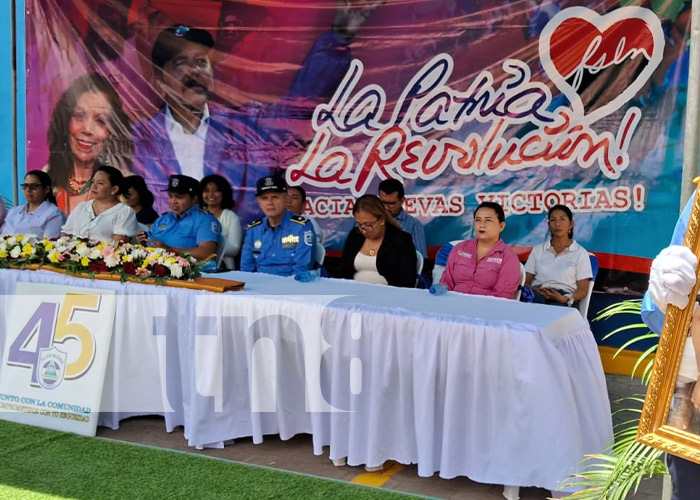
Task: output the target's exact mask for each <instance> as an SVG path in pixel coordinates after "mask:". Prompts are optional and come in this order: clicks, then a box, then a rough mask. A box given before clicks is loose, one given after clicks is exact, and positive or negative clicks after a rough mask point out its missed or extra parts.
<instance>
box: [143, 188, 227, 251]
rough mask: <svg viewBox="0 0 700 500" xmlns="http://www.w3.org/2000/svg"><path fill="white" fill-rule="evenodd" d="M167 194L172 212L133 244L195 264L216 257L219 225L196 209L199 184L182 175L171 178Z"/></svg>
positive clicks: (214, 218) (209, 216) (164, 215)
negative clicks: (179, 255) (187, 256)
mask: <svg viewBox="0 0 700 500" xmlns="http://www.w3.org/2000/svg"><path fill="white" fill-rule="evenodd" d="M167 191H168V205H169V206H170V209H171V210H172V212H168V213H165V214H163V215H161V216H160V217H158V218H157V219H156V221H155V222H154V223H153V225H152V226H151V229H150V231H139V232H138V233H137V235H136V241H138V242H139V243H141V244H142V245H148V246H155V247H160V248H164V249H166V250H168V251H171V252H184V253H188V254H190V255H192V257H194V258H195V259H197V260H204V259H206V258H207V257H210V256H211V255H216V250H217V247H218V243H219V235H220V234H221V224H219V221H218V220H216V217H214V216H213V215H211V214H209V213H207V212H205V211H204V210H201V209H200V208H199V205H198V200H199V196H200V193H199V191H200V186H199V181H197V179H194V178H192V177H188V176H186V175H171V176H170V179H169V181H168V189H167Z"/></svg>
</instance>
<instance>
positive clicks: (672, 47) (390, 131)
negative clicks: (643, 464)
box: [26, 0, 690, 257]
mask: <svg viewBox="0 0 700 500" xmlns="http://www.w3.org/2000/svg"><path fill="white" fill-rule="evenodd" d="M59 4H60V6H59ZM26 13H27V14H26V16H27V17H26V21H27V34H26V35H27V36H26V40H27V47H26V50H27V139H28V140H27V169H28V170H32V169H38V168H46V169H48V171H49V172H50V174H51V176H52V178H53V179H54V182H55V184H56V189H57V194H58V195H59V196H58V199H59V202H60V204H61V206H62V207H63V208H64V209H65V210H66V211H67V212H68V211H70V210H71V209H72V208H73V207H74V206H75V205H76V204H77V203H78V202H80V201H82V200H84V199H86V197H89V196H90V194H89V189H88V188H87V187H86V186H88V187H89V183H88V179H89V178H90V175H91V173H92V169H93V168H94V166H95V164H97V163H98V162H101V163H109V164H112V165H115V166H118V167H119V168H121V169H122V170H124V171H125V172H127V173H136V174H138V175H141V176H143V177H144V178H145V179H146V182H147V183H148V185H149V187H150V189H151V191H153V193H154V195H155V196H156V209H157V210H158V211H165V210H166V209H167V204H166V202H167V199H166V198H165V196H164V193H163V192H162V189H163V188H164V187H165V186H166V185H167V179H168V176H169V175H170V174H173V173H184V174H188V175H192V176H194V177H198V178H201V177H203V176H204V175H208V174H213V173H215V174H220V175H223V176H224V177H225V178H226V179H228V180H229V182H230V183H231V184H232V186H233V188H234V197H235V201H236V209H235V210H236V212H237V213H238V215H239V217H240V218H241V219H242V221H243V222H244V223H247V222H250V221H251V220H253V219H254V218H256V217H258V216H259V215H258V214H259V210H258V207H257V204H256V202H255V197H254V188H255V181H256V180H257V179H258V178H260V177H262V176H264V175H268V174H271V173H272V174H275V173H277V174H279V175H284V176H285V177H286V179H287V181H288V182H289V183H290V184H296V185H300V186H302V187H303V188H304V189H305V190H306V192H307V195H308V198H307V202H306V213H307V215H309V216H312V217H314V218H316V220H317V221H318V222H319V224H320V226H321V227H322V228H323V230H324V233H325V239H326V246H327V247H329V248H340V247H342V244H343V242H344V240H345V236H346V235H347V233H348V231H349V230H350V228H351V226H352V206H353V201H354V199H355V198H356V197H357V196H359V195H361V194H364V193H376V192H377V185H378V183H379V182H380V181H381V180H383V179H386V178H397V179H400V180H401V181H402V182H403V183H404V185H405V188H406V201H405V204H404V208H405V210H406V211H407V212H409V213H410V214H412V215H415V216H417V217H418V218H419V219H420V220H421V221H422V222H423V224H424V225H425V228H426V235H427V242H428V245H429V246H439V245H441V244H443V243H445V242H447V241H450V240H455V239H461V238H466V237H471V236H472V227H471V225H472V224H471V214H472V212H473V210H474V208H475V207H476V206H477V205H478V204H479V203H480V202H481V201H484V200H494V201H498V202H499V203H501V204H502V205H503V206H504V208H505V209H506V213H507V215H508V218H507V227H506V230H505V232H504V233H503V238H504V239H505V240H506V242H507V243H509V244H513V245H525V246H529V245H534V244H537V243H539V242H541V241H542V240H543V239H544V238H545V237H546V235H547V225H546V212H547V210H548V208H549V207H551V206H552V205H554V204H557V203H563V204H566V205H568V206H569V207H571V208H572V209H573V210H574V213H575V216H574V220H575V224H576V228H575V237H576V239H577V240H578V241H579V242H581V243H582V244H583V245H584V246H585V247H586V248H588V249H589V250H593V251H597V252H605V253H611V254H617V255H623V256H637V257H653V256H654V255H655V254H656V252H657V251H658V249H659V248H661V247H662V246H664V245H665V242H666V241H668V238H669V236H670V233H671V230H672V226H673V223H674V221H675V218H676V216H677V214H678V210H679V198H680V184H679V182H680V172H681V164H682V153H683V151H682V149H683V148H682V146H683V145H682V137H683V120H684V111H685V95H686V86H687V72H688V47H689V44H688V38H689V25H690V2H689V1H683V0H675V1H665V2H662V1H656V0H654V1H638V2H631V1H630V2H616V1H611V0H598V1H595V0H588V1H585V0H580V1H574V0H571V1H566V0H541V1H540V0H523V1H518V2H508V1H505V0H500V1H499V0H489V1H486V0H476V1H469V0H413V1H411V2H408V3H406V2H397V1H392V0H385V1H375V2H373V1H362V2H357V4H355V3H354V2H352V1H350V2H338V3H336V2H331V1H329V0H311V1H309V0H304V1H302V0H291V1H287V2H285V3H281V2H268V1H263V0H252V1H250V2H243V1H207V0H64V1H61V2H56V1H55V0H27V8H26ZM650 229H653V232H652V233H650V232H649V230H650ZM650 236H651V237H650Z"/></svg>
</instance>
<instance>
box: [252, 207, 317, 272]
mask: <svg viewBox="0 0 700 500" xmlns="http://www.w3.org/2000/svg"><path fill="white" fill-rule="evenodd" d="M315 245H316V233H315V232H314V228H313V226H312V225H311V222H310V221H309V219H307V218H306V217H302V216H300V215H293V214H292V213H290V212H289V211H287V210H285V212H284V217H283V218H282V222H281V223H280V224H279V225H278V226H276V227H270V224H269V223H268V221H267V217H263V218H261V219H258V220H256V221H255V222H252V223H251V224H249V225H248V226H247V227H246V233H245V242H244V243H243V251H242V252H241V271H248V272H260V273H268V274H276V275H278V276H291V275H293V274H297V273H299V272H300V271H308V270H309V269H311V268H312V266H313V263H314V251H315Z"/></svg>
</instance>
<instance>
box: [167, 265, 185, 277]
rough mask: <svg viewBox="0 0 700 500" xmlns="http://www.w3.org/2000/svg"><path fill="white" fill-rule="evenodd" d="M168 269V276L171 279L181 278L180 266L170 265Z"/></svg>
mask: <svg viewBox="0 0 700 500" xmlns="http://www.w3.org/2000/svg"><path fill="white" fill-rule="evenodd" d="M168 269H170V274H171V275H172V277H173V278H181V277H182V266H181V265H180V264H170V265H169V266H168Z"/></svg>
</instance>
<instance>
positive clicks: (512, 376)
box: [0, 270, 612, 489]
mask: <svg viewBox="0 0 700 500" xmlns="http://www.w3.org/2000/svg"><path fill="white" fill-rule="evenodd" d="M217 277H223V278H226V277H229V278H231V279H236V280H240V281H245V282H246V288H245V290H243V291H240V292H231V293H226V294H213V293H209V292H193V291H191V290H184V289H174V288H165V287H156V286H151V285H141V284H132V283H126V284H121V283H115V282H105V281H86V280H84V279H80V278H72V277H67V276H64V275H60V274H55V273H50V272H45V271H38V272H31V271H15V270H2V271H0V293H1V294H2V296H3V299H2V304H0V311H3V312H4V317H7V315H8V313H9V310H10V308H11V307H13V304H14V302H15V301H14V300H13V294H14V288H15V283H16V282H17V281H27V282H37V283H53V284H65V285H70V286H86V287H91V288H102V289H109V290H117V291H118V292H119V299H118V304H117V317H116V320H115V330H114V335H113V344H112V351H111V354H110V362H109V365H108V368H107V376H106V382H105V388H104V393H103V400H102V410H103V413H102V415H101V420H100V422H101V424H102V425H107V426H110V427H112V428H117V427H118V425H119V420H120V419H122V418H125V417H127V416H131V415H140V414H153V413H159V414H160V413H162V414H164V416H165V421H166V428H167V430H168V431H170V430H172V429H173V428H174V427H175V426H178V425H184V428H185V434H186V436H187V437H188V440H189V444H190V445H192V446H202V445H207V444H209V443H214V442H220V441H225V440H228V439H235V438H239V437H244V436H252V437H253V440H254V441H255V442H261V441H262V439H263V436H264V435H266V434H279V435H280V436H281V438H282V439H287V438H289V437H291V436H293V435H295V434H297V433H309V434H311V435H312V436H313V446H314V452H315V453H317V454H321V453H322V447H323V446H328V445H330V457H331V458H340V457H344V456H347V457H348V463H349V464H351V465H356V464H367V465H369V466H376V465H380V464H381V463H383V462H384V460H387V459H394V460H397V461H399V462H402V463H417V464H418V473H419V475H421V476H430V475H432V474H433V473H435V472H436V471H439V473H440V476H441V477H444V478H452V477H455V476H460V475H461V476H468V477H469V478H471V479H473V480H475V481H478V482H483V483H492V484H511V485H520V486H538V487H542V488H546V489H556V488H557V487H558V486H559V485H560V481H561V480H562V479H563V478H565V477H566V476H567V475H569V474H572V473H574V472H575V471H576V470H577V467H578V465H579V463H580V461H581V459H582V458H583V456H584V455H585V454H589V453H599V452H601V451H603V450H604V448H605V446H606V444H607V443H608V441H609V439H610V438H611V436H612V428H611V417H610V406H609V403H608V397H607V389H606V385H605V378H604V375H603V369H602V365H601V362H600V358H599V355H598V350H597V346H596V343H595V341H594V339H593V336H592V334H591V332H590V329H589V327H588V324H587V323H586V321H584V320H583V319H582V318H581V316H580V315H579V313H578V311H576V310H575V309H569V308H562V307H554V306H545V305H536V304H525V303H518V302H514V301H510V300H505V299H498V298H490V297H478V296H468V295H462V294H456V293H448V294H446V295H443V296H437V297H434V296H431V295H429V294H428V293H427V291H425V290H408V289H397V288H392V287H385V286H378V285H366V284H362V283H356V282H352V281H345V280H332V279H323V280H320V281H317V282H313V283H298V282H295V281H294V280H293V279H291V278H278V277H275V276H269V275H256V274H249V273H241V272H232V273H227V274H224V275H217ZM5 328H6V325H5V324H4V322H3V324H2V325H1V326H0V349H1V348H3V339H4V336H5Z"/></svg>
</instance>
